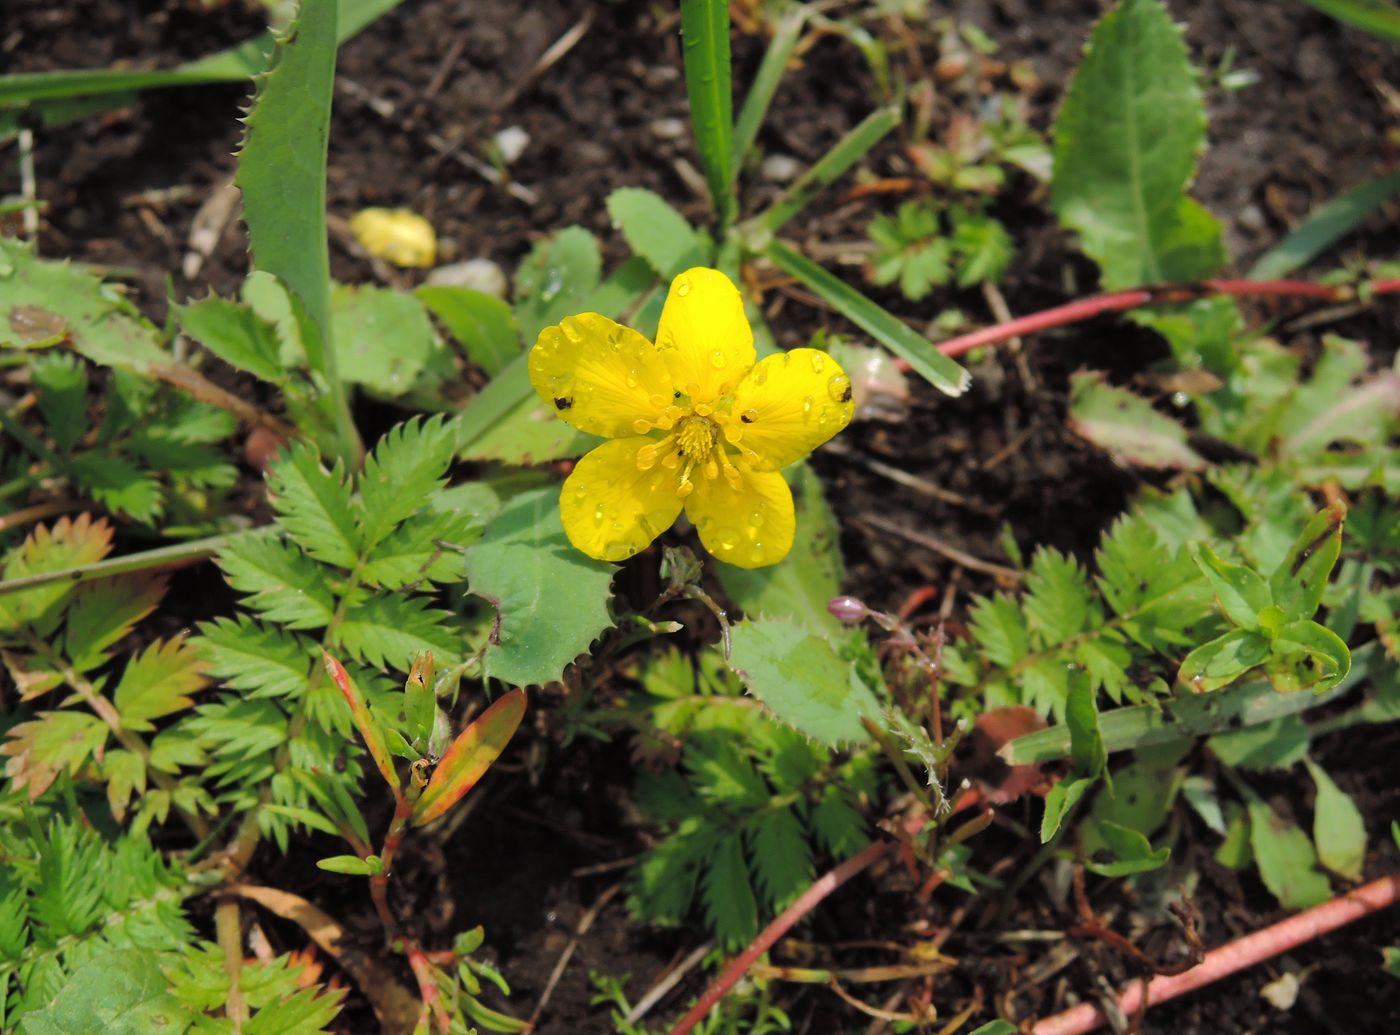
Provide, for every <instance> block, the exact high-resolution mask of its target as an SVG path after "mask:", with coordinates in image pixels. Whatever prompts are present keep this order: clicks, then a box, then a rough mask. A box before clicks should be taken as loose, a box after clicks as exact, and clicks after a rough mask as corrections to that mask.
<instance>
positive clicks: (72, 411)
mask: <svg viewBox="0 0 1400 1035" xmlns="http://www.w3.org/2000/svg"><path fill="white" fill-rule="evenodd" d="M29 372H30V376H31V377H32V378H33V379H34V389H35V391H36V392H37V393H38V397H39V412H41V413H42V414H43V415H44V425H45V427H46V429H47V431H48V433H49V437H50V438H52V439H53V442H54V447H55V448H56V449H57V450H58V451H59V452H60V453H66V452H68V451H69V450H70V449H72V448H73V446H74V445H75V444H76V443H77V441H78V439H80V438H82V437H83V433H84V432H85V431H87V426H88V416H87V389H88V375H87V369H86V368H85V367H84V366H83V362H82V360H80V359H79V358H78V357H77V356H75V355H73V354H72V353H71V352H52V351H51V352H47V353H43V354H41V355H39V356H36V357H35V358H34V360H33V362H31V363H30V364H29Z"/></svg>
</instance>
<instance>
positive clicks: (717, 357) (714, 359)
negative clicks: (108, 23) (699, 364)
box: [710, 349, 728, 370]
mask: <svg viewBox="0 0 1400 1035" xmlns="http://www.w3.org/2000/svg"><path fill="white" fill-rule="evenodd" d="M727 362H728V360H726V359H725V358H724V353H723V352H721V351H720V350H719V349H715V350H714V351H713V352H711V353H710V366H712V367H714V368H715V369H716V370H723V369H724V365H725V363H727Z"/></svg>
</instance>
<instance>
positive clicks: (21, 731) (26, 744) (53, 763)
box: [0, 711, 110, 801]
mask: <svg viewBox="0 0 1400 1035" xmlns="http://www.w3.org/2000/svg"><path fill="white" fill-rule="evenodd" d="M109 732H110V730H108V728H107V725H106V724H105V723H104V722H103V721H102V720H101V719H99V718H98V717H97V716H95V715H89V714H87V713H86V712H77V711H61V712H40V713H39V714H38V715H37V716H36V717H35V718H34V719H32V720H30V721H29V722H21V723H19V724H18V725H16V726H11V727H10V728H9V729H8V730H6V731H5V738H6V739H5V741H4V742H3V743H0V755H8V756H9V758H10V760H9V762H7V763H6V765H5V775H6V776H8V777H9V778H10V789H11V790H13V791H20V790H23V789H25V788H26V787H27V788H28V792H29V800H30V801H34V800H36V799H37V798H38V797H39V796H40V795H41V794H43V793H44V792H45V791H46V790H48V789H49V785H50V784H52V783H53V782H54V780H56V779H58V776H59V774H60V773H62V772H63V771H64V770H67V771H68V773H69V775H77V772H78V770H79V769H81V768H82V767H83V763H85V762H86V761H87V760H88V758H89V756H91V755H94V754H96V753H97V752H99V751H101V750H102V746H103V745H104V744H106V743H107V735H108V733H109Z"/></svg>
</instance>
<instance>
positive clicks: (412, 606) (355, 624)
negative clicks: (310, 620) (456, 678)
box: [331, 595, 463, 672]
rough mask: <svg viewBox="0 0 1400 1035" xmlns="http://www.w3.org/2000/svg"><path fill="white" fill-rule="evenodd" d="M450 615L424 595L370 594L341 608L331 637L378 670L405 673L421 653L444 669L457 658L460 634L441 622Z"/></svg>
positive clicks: (336, 643) (458, 655)
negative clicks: (341, 614) (341, 616)
mask: <svg viewBox="0 0 1400 1035" xmlns="http://www.w3.org/2000/svg"><path fill="white" fill-rule="evenodd" d="M451 617H452V614H451V612H449V611H442V610H438V609H436V608H433V607H431V606H430V605H429V603H428V601H427V600H426V599H425V598H423V597H411V596H402V595H396V596H371V597H369V598H367V599H365V600H363V601H360V602H359V603H355V604H351V605H350V606H349V607H347V608H346V609H345V618H344V620H343V621H341V622H340V624H339V625H337V626H336V627H335V628H334V629H333V630H332V636H331V639H332V641H333V643H334V644H335V645H337V646H339V647H342V648H344V649H345V650H347V651H349V652H350V653H351V654H352V655H354V656H355V658H356V659H357V660H360V661H364V662H366V663H368V664H370V665H373V666H374V667H376V668H380V669H383V668H392V669H394V670H395V671H398V672H407V671H408V669H409V666H410V665H411V664H412V663H413V659H414V658H415V657H417V656H418V655H419V654H422V653H424V652H425V651H431V652H432V654H433V657H434V658H436V659H438V660H439V661H440V662H441V663H442V664H444V665H449V664H452V663H453V662H454V661H456V659H457V658H459V657H460V656H461V654H462V646H463V639H462V635H461V633H459V632H458V631H456V630H455V629H453V628H452V627H450V626H448V625H446V624H444V623H445V622H446V621H447V620H448V619H450V618H451Z"/></svg>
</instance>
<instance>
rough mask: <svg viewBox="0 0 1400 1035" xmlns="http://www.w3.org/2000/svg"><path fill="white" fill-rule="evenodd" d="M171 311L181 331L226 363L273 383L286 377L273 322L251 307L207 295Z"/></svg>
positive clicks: (277, 382) (279, 342) (279, 341)
mask: <svg viewBox="0 0 1400 1035" xmlns="http://www.w3.org/2000/svg"><path fill="white" fill-rule="evenodd" d="M171 311H172V313H173V314H174V316H175V319H176V320H178V321H179V323H180V329H181V330H182V331H184V332H185V333H186V334H187V335H189V336H190V337H191V338H193V339H194V340H195V341H197V342H199V344H201V345H203V346H204V347H205V348H206V349H208V350H209V351H210V352H212V353H214V355H216V356H218V357H219V358H220V359H222V360H223V361H224V362H225V363H227V364H229V366H232V367H236V368H237V369H239V370H243V371H246V372H247V373H249V374H252V375H253V376H254V377H257V378H261V379H262V380H264V381H270V382H272V383H273V384H279V383H281V382H282V381H285V380H286V379H287V370H286V369H285V368H284V367H283V366H282V362H281V359H280V355H279V353H280V349H281V340H280V339H279V338H278V335H277V325H276V324H274V323H271V322H269V321H267V320H264V319H263V318H262V317H260V316H258V314H257V313H255V312H254V311H253V310H252V308H251V307H249V306H247V305H243V304H241V303H238V302H230V301H227V300H225V299H222V298H218V297H212V296H211V297H209V298H206V299H203V300H202V301H199V302H195V303H193V304H192V305H187V306H178V305H177V306H173V307H172V309H171Z"/></svg>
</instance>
